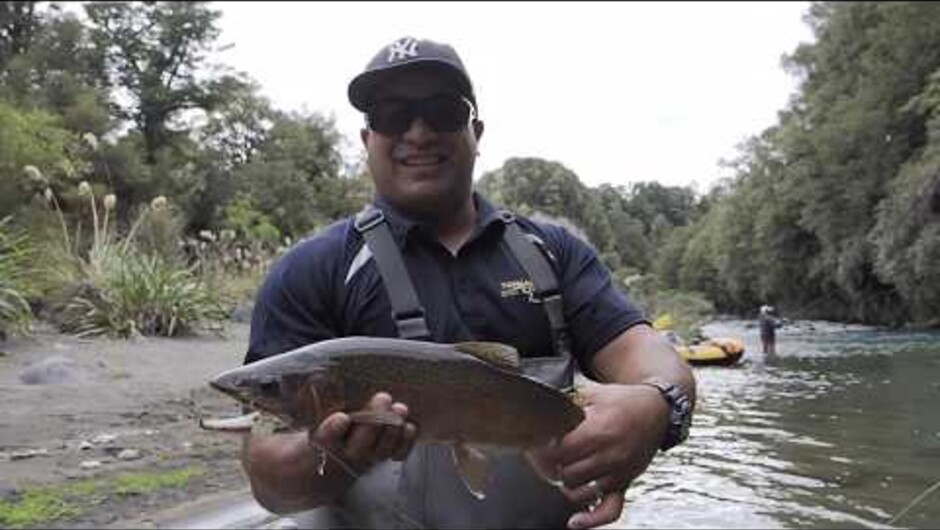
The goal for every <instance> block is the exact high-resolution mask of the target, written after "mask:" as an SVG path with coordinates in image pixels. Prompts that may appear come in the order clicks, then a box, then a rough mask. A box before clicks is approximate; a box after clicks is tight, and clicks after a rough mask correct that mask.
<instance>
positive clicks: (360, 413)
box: [349, 410, 405, 427]
mask: <svg viewBox="0 0 940 530" xmlns="http://www.w3.org/2000/svg"><path fill="white" fill-rule="evenodd" d="M349 419H350V420H352V422H353V423H364V424H367V425H388V426H391V427H401V426H402V425H404V424H405V420H404V418H402V417H401V416H399V415H398V414H395V413H394V412H391V411H385V412H376V411H371V410H357V411H356V412H350V413H349Z"/></svg>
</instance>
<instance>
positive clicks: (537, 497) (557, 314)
mask: <svg viewBox="0 0 940 530" xmlns="http://www.w3.org/2000/svg"><path fill="white" fill-rule="evenodd" d="M500 217H501V219H502V221H503V223H504V224H505V230H504V232H503V233H504V235H503V238H504V239H503V242H504V243H506V244H507V246H508V248H509V250H510V252H511V253H512V255H513V256H514V257H515V259H516V261H518V262H519V265H520V266H521V267H522V268H523V269H524V270H525V272H526V274H527V275H528V276H529V278H530V279H531V281H532V284H533V286H534V291H535V292H534V293H533V294H534V297H535V299H537V300H539V301H540V302H541V304H542V306H543V307H544V308H545V312H546V315H547V317H548V322H549V325H550V327H551V333H552V349H553V351H552V354H551V355H549V356H544V357H528V358H522V359H521V368H522V371H523V373H525V374H526V375H529V376H532V377H535V378H537V379H539V380H541V381H543V382H545V383H548V384H551V385H553V386H555V387H559V388H561V387H565V386H569V385H571V384H572V382H573V378H574V374H575V361H574V357H573V356H572V355H571V350H570V340H569V336H568V329H567V326H566V324H565V318H564V306H563V301H562V297H561V290H560V289H559V286H558V280H557V278H556V276H555V273H554V271H553V270H552V268H551V264H550V263H549V261H548V258H547V257H546V255H545V254H543V250H541V249H540V248H538V246H537V245H539V244H541V242H539V241H538V240H537V238H534V237H533V236H529V235H527V234H525V233H524V232H523V231H522V229H521V228H520V227H519V225H518V224H517V223H516V219H515V216H514V215H513V214H512V213H510V212H507V211H502V212H500ZM355 227H356V230H357V231H358V232H359V233H360V234H361V235H362V236H363V238H364V239H365V244H366V245H368V247H369V250H370V251H371V252H372V255H373V258H374V259H375V263H376V266H377V267H378V270H379V274H380V275H381V277H382V282H383V284H384V285H385V290H386V292H387V293H388V297H389V300H390V302H391V306H392V317H393V318H394V320H395V324H396V326H397V329H398V333H399V336H400V337H401V338H405V339H414V340H431V333H430V330H429V329H428V326H427V322H426V320H425V318H424V315H425V313H424V308H423V307H422V305H421V302H420V300H419V299H418V295H417V292H416V291H415V288H414V284H413V283H412V281H411V277H410V276H409V275H408V270H407V268H406V267H405V264H404V260H403V258H402V255H401V252H400V250H399V248H398V245H397V244H396V243H395V240H394V239H393V238H392V234H391V231H390V230H389V227H388V224H387V222H386V221H385V216H384V214H383V213H382V211H381V210H378V209H376V208H375V207H373V206H372V205H369V206H367V207H366V208H365V209H364V210H363V211H362V212H360V213H359V214H358V215H357V216H356V221H355ZM487 480H488V482H487V489H486V491H487V492H488V494H487V496H486V497H485V498H484V499H482V500H480V499H477V498H476V497H474V496H473V495H472V494H471V493H470V492H469V491H467V488H466V486H465V485H464V483H463V481H462V479H461V478H460V476H459V475H458V474H457V470H456V467H455V465H454V460H453V456H452V454H451V449H450V447H448V446H443V445H431V444H427V445H426V444H421V445H416V446H415V447H414V448H413V449H412V451H411V453H410V455H409V457H408V458H407V459H406V460H405V461H404V462H392V461H387V462H384V463H382V464H379V465H376V466H374V467H373V468H372V469H370V470H369V472H367V473H366V474H364V475H362V476H361V477H359V478H358V479H357V480H356V482H355V483H354V484H353V486H352V487H351V488H350V490H349V491H348V492H347V494H346V496H345V497H344V498H343V500H342V502H341V503H339V504H338V505H332V506H329V507H323V508H318V509H316V510H313V511H311V512H306V514H303V515H301V516H300V517H297V518H295V519H296V520H297V522H298V523H299V524H301V525H303V526H308V524H309V525H310V527H314V528H319V527H354V528H414V527H415V526H416V525H418V524H420V525H423V526H426V527H430V528H526V527H529V528H531V527H541V528H560V527H564V526H565V523H566V521H567V520H568V517H570V515H571V514H573V513H574V512H575V511H577V510H578V509H579V507H578V506H576V505H573V504H571V503H570V502H568V501H567V500H566V499H565V498H564V496H563V495H562V494H561V492H560V491H558V489H556V488H555V487H553V486H551V485H549V484H547V483H545V482H544V481H543V480H541V479H540V478H538V477H536V476H535V474H534V473H533V472H532V470H531V468H530V467H529V464H528V463H527V462H526V461H525V460H524V459H523V458H522V456H521V455H518V454H505V455H499V456H496V457H494V458H491V461H490V469H489V477H488V479H487Z"/></svg>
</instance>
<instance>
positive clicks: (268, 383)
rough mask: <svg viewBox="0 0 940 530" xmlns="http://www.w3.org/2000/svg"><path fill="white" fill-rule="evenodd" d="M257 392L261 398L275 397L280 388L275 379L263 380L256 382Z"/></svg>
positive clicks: (278, 393)
mask: <svg viewBox="0 0 940 530" xmlns="http://www.w3.org/2000/svg"><path fill="white" fill-rule="evenodd" d="M258 392H259V393H260V394H261V395H263V396H268V397H275V396H279V395H280V393H281V387H280V385H279V384H278V382H277V380H275V379H264V380H262V381H259V382H258Z"/></svg>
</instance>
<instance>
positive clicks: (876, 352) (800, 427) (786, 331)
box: [612, 321, 940, 528]
mask: <svg viewBox="0 0 940 530" xmlns="http://www.w3.org/2000/svg"><path fill="white" fill-rule="evenodd" d="M705 334H706V335H707V336H710V337H719V336H730V337H737V338H740V339H743V340H744V341H745V345H746V352H745V356H744V358H743V360H742V362H741V364H740V365H738V366H735V367H730V368H729V367H696V368H695V372H696V377H697V380H698V388H699V403H698V406H697V409H696V416H695V420H694V422H693V426H692V429H691V432H690V437H689V440H688V442H686V444H684V445H682V446H680V447H677V448H675V449H673V450H671V451H669V452H668V453H666V454H662V455H660V456H659V457H658V458H657V460H655V461H654V463H653V465H652V466H651V467H650V468H649V470H648V471H647V473H646V474H644V475H643V476H642V477H641V478H639V479H638V480H637V481H636V482H635V483H634V485H633V487H631V489H630V490H628V492H627V505H626V508H625V510H624V514H623V516H622V517H621V519H620V521H618V522H617V523H616V524H615V525H612V526H615V527H618V528H651V527H655V528H794V527H799V528H858V527H867V528H889V527H910V528H937V527H940V491H937V489H933V490H932V493H931V494H930V495H928V496H926V497H923V500H922V501H920V502H918V503H916V504H915V505H914V506H912V507H910V508H909V509H908V510H907V512H906V513H904V514H903V516H901V517H899V518H897V519H896V520H894V521H892V519H894V518H895V517H896V516H897V515H898V514H899V513H901V512H902V511H903V510H904V509H905V508H906V507H908V505H909V504H910V503H911V502H912V501H915V500H916V499H917V498H918V496H921V494H923V493H925V492H926V491H928V490H931V487H932V486H933V485H935V484H936V483H937V482H938V481H940V333H938V332H891V331H880V330H876V329H873V328H867V327H861V326H845V325H836V324H827V323H822V322H811V323H810V322H797V323H793V324H790V325H787V326H784V327H783V328H781V329H779V330H778V335H777V355H776V356H775V358H765V356H764V355H763V354H762V353H761V351H760V342H759V339H758V334H757V329H756V328H755V327H754V326H753V324H752V323H750V322H742V321H725V322H720V323H714V324H710V325H708V326H706V328H705ZM889 523H892V524H889Z"/></svg>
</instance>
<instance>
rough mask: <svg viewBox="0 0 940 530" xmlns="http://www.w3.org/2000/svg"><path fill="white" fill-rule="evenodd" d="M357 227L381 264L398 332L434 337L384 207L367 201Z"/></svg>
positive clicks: (425, 337) (411, 335) (419, 336)
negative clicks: (429, 329)
mask: <svg viewBox="0 0 940 530" xmlns="http://www.w3.org/2000/svg"><path fill="white" fill-rule="evenodd" d="M355 227H356V230H357V231H358V232H359V233H360V234H362V237H363V238H364V239H365V240H366V244H367V245H369V250H371V251H372V256H373V257H374V258H375V264H376V265H377V266H378V267H379V274H380V275H381V276H382V283H384V284H385V291H386V292H387V293H388V298H389V300H390V301H391V304H392V318H394V319H395V325H396V326H397V327H398V336H399V337H401V338H403V339H429V338H431V333H430V332H429V331H428V325H427V322H425V320H424V308H423V307H422V306H421V302H419V301H418V295H417V292H416V291H415V288H414V285H413V284H412V283H411V276H409V275H408V269H406V268H405V262H404V260H403V259H402V256H401V252H400V251H399V250H398V245H397V244H396V243H395V240H394V239H393V238H392V232H391V230H389V228H388V223H386V222H385V215H384V214H383V213H382V210H379V209H378V208H375V207H373V206H372V205H371V204H370V205H367V206H366V207H365V208H364V209H363V210H362V211H361V212H359V213H358V214H357V215H356V221H355Z"/></svg>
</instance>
